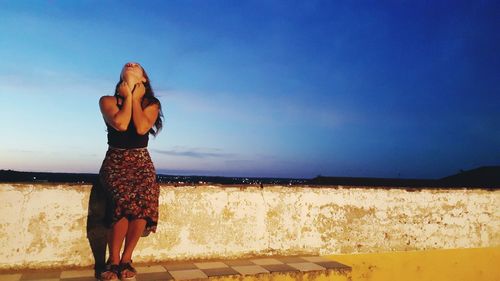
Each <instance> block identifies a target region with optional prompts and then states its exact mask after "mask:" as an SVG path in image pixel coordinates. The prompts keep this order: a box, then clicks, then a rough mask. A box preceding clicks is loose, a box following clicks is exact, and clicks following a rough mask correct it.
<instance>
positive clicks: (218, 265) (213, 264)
mask: <svg viewBox="0 0 500 281" xmlns="http://www.w3.org/2000/svg"><path fill="white" fill-rule="evenodd" d="M194 265H196V266H197V267H198V268H199V269H208V268H224V267H228V266H227V264H225V263H223V262H220V261H216V262H195V263H194Z"/></svg>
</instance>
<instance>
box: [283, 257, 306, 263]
mask: <svg viewBox="0 0 500 281" xmlns="http://www.w3.org/2000/svg"><path fill="white" fill-rule="evenodd" d="M276 259H277V260H279V261H281V262H283V263H292V262H307V260H305V259H303V258H300V257H281V258H276Z"/></svg>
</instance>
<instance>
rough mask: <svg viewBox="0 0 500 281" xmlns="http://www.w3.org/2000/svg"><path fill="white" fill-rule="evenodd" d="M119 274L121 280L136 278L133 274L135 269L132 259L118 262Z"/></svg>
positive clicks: (126, 280) (130, 280) (131, 280)
mask: <svg viewBox="0 0 500 281" xmlns="http://www.w3.org/2000/svg"><path fill="white" fill-rule="evenodd" d="M120 275H121V280H122V281H133V280H136V279H135V276H136V275H137V271H136V270H135V268H134V267H133V266H132V261H129V262H121V263H120Z"/></svg>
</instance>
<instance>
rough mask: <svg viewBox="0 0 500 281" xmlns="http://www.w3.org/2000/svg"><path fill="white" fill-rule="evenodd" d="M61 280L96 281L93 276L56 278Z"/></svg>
mask: <svg viewBox="0 0 500 281" xmlns="http://www.w3.org/2000/svg"><path fill="white" fill-rule="evenodd" d="M57 280H61V281H96V280H97V279H96V278H95V277H76V278H67V279H57Z"/></svg>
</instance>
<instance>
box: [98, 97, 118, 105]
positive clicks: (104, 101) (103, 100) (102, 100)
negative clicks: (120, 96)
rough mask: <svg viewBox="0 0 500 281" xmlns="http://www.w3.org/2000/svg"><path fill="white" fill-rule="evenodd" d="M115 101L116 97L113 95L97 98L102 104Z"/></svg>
mask: <svg viewBox="0 0 500 281" xmlns="http://www.w3.org/2000/svg"><path fill="white" fill-rule="evenodd" d="M111 102H113V103H115V102H116V98H115V96H102V97H100V98H99V104H103V103H111Z"/></svg>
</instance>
